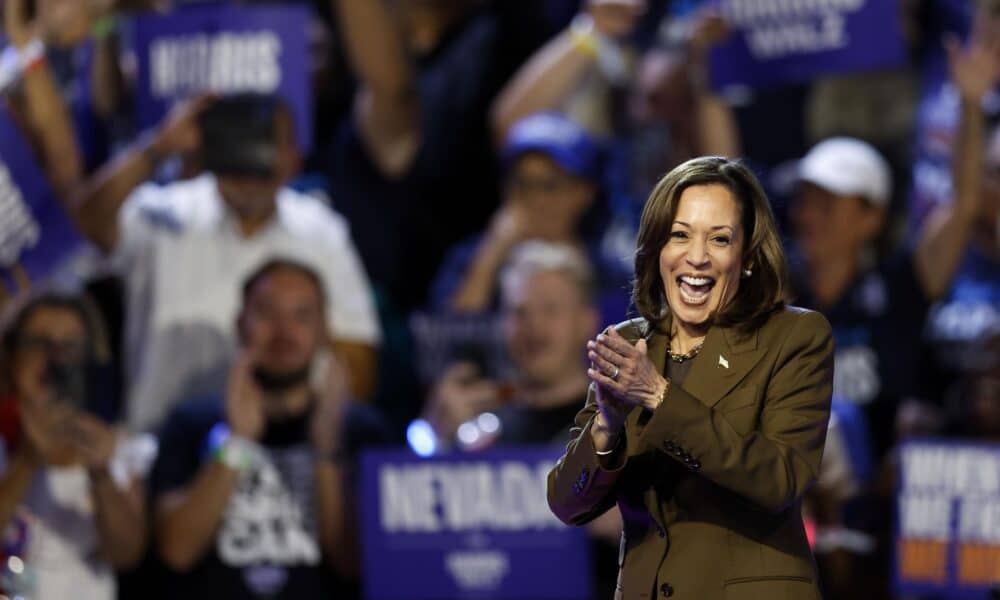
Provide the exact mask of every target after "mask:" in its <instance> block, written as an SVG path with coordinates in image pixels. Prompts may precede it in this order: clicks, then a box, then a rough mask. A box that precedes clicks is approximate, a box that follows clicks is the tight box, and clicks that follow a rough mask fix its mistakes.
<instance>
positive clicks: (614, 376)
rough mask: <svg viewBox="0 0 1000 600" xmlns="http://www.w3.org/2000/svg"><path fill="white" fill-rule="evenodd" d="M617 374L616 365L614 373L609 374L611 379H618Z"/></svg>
mask: <svg viewBox="0 0 1000 600" xmlns="http://www.w3.org/2000/svg"><path fill="white" fill-rule="evenodd" d="M618 373H619V369H618V365H615V372H614V373H612V374H611V379H618Z"/></svg>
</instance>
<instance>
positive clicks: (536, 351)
mask: <svg viewBox="0 0 1000 600" xmlns="http://www.w3.org/2000/svg"><path fill="white" fill-rule="evenodd" d="M499 280H500V288H501V293H500V297H501V301H500V304H501V311H502V319H503V337H504V343H505V345H506V348H507V353H508V355H509V357H510V360H511V362H512V363H513V366H514V373H513V377H512V378H511V379H510V380H497V379H494V378H490V377H489V376H488V375H487V374H486V373H483V372H482V366H481V365H477V364H476V363H475V362H474V361H468V360H458V361H456V362H455V363H454V364H453V365H451V366H450V367H448V368H447V369H446V370H445V371H444V373H443V374H442V375H441V378H440V379H439V380H438V381H437V383H436V384H435V385H434V387H433V389H432V391H431V393H430V395H429V397H428V401H427V406H426V407H425V409H424V416H425V418H426V419H427V420H428V421H429V422H430V423H431V424H432V426H433V427H434V430H435V433H436V434H437V436H438V438H439V439H440V440H441V443H442V444H443V445H445V446H448V445H451V444H453V443H455V442H456V434H457V435H458V437H457V441H458V443H459V445H460V446H461V447H463V448H467V449H481V448H485V447H491V446H494V445H511V444H515V445H516V444H558V445H560V446H561V445H562V444H565V443H566V440H567V439H568V438H569V423H571V422H572V419H573V415H575V414H576V413H577V411H579V410H580V407H581V406H582V405H583V402H584V400H585V399H586V396H587V385H588V380H587V374H586V371H585V362H584V358H583V355H582V353H581V351H580V348H581V347H582V344H583V343H584V342H586V341H587V339H588V338H589V337H590V336H592V335H593V334H594V332H595V331H597V329H598V313H597V309H596V306H595V302H594V277H593V273H592V269H591V267H590V265H589V263H588V261H587V258H586V256H585V255H584V254H582V253H581V252H580V251H579V249H578V248H576V247H575V246H570V245H564V244H559V243H552V242H548V241H540V240H534V241H527V242H523V243H521V244H519V245H517V246H516V247H514V249H513V250H512V251H511V253H510V256H509V257H508V259H507V261H506V263H505V266H504V267H503V271H502V275H501V276H500V277H499ZM494 421H495V426H493V425H490V424H491V423H493V422H494ZM480 422H483V423H485V424H486V425H487V427H486V428H485V429H484V428H483V427H481V426H478V425H476V424H477V423H480ZM460 427H461V428H462V431H461V432H459V428H460ZM489 429H492V431H488V430H489ZM588 531H589V533H590V535H591V537H592V538H593V544H592V559H593V564H594V595H593V597H594V598H595V599H597V598H610V597H611V596H612V595H613V594H614V583H615V578H616V576H617V569H616V564H617V563H616V561H615V558H616V556H617V552H618V541H619V536H620V534H621V517H620V516H619V515H618V513H617V512H615V511H612V512H609V513H608V514H607V515H605V516H604V517H602V518H601V519H599V520H597V521H595V522H594V523H592V524H591V525H590V526H589V528H588Z"/></svg>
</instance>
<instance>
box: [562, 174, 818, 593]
mask: <svg viewBox="0 0 1000 600" xmlns="http://www.w3.org/2000/svg"><path fill="white" fill-rule="evenodd" d="M635 272H636V283H635V286H634V289H633V301H634V303H635V305H636V307H637V308H638V311H639V314H640V315H641V317H640V318H637V319H632V320H630V321H625V322H623V323H620V324H618V325H617V326H615V327H609V328H607V329H606V330H605V331H604V332H603V333H601V334H600V335H598V336H597V338H596V339H595V340H592V341H590V342H588V344H587V347H588V350H589V352H588V356H589V358H590V360H591V362H592V366H591V368H590V369H588V371H587V373H588V376H589V377H590V379H591V386H590V392H589V394H588V398H587V402H586V405H585V406H584V408H583V409H582V410H581V411H580V412H579V413H578V414H577V416H576V418H575V420H574V425H575V428H574V429H573V436H572V437H573V439H572V440H571V441H570V443H569V445H568V446H567V448H566V453H565V455H564V456H563V457H562V458H561V459H560V461H559V462H558V464H557V465H556V466H555V467H554V468H553V470H552V471H551V472H550V474H549V479H548V501H549V506H550V507H551V509H552V511H553V512H554V513H555V514H556V515H557V516H558V517H559V518H560V519H561V520H562V521H564V522H566V523H568V524H573V525H582V524H584V523H587V522H589V521H591V520H593V519H595V518H597V517H598V516H600V515H601V514H603V513H604V512H605V511H607V510H608V509H609V508H610V507H611V506H613V505H614V504H615V503H617V504H618V507H619V508H620V510H621V513H622V516H623V520H624V526H623V532H622V540H621V544H622V547H621V552H620V554H619V556H620V561H619V562H620V565H619V566H620V572H619V579H618V591H617V594H616V598H620V599H623V600H633V599H635V600H638V599H640V598H646V599H648V598H652V597H656V598H668V597H671V596H674V595H675V594H676V596H677V597H681V598H699V599H703V600H711V599H714V598H719V599H721V598H727V599H740V598H747V599H749V598H796V599H806V598H814V599H818V598H819V597H820V592H819V586H818V581H817V575H816V567H815V564H814V562H813V558H812V554H811V552H810V549H809V544H808V541H807V539H806V533H805V529H804V526H803V523H802V515H801V501H802V497H803V495H804V494H805V492H806V490H808V489H809V487H810V486H811V485H812V484H813V483H814V482H815V481H816V477H817V474H818V472H819V467H820V459H821V457H822V454H823V445H824V441H825V438H826V430H827V423H828V421H829V416H830V401H831V390H832V384H833V339H832V336H831V330H830V325H829V323H827V321H826V319H825V318H824V317H823V316H822V315H820V314H819V313H815V312H812V311H807V310H804V309H800V308H796V307H788V306H785V304H784V301H783V299H784V295H785V291H786V289H787V285H788V282H787V275H786V273H787V264H786V260H785V255H784V252H783V250H782V247H781V244H780V241H779V239H778V231H777V226H776V225H775V222H774V217H773V214H772V212H771V209H770V206H769V204H768V200H767V197H766V196H765V195H764V192H763V190H762V189H761V187H760V184H759V183H758V182H757V180H756V179H755V177H754V176H753V174H752V173H751V172H750V171H749V170H748V169H747V168H746V167H745V166H743V165H742V164H740V163H738V162H735V161H731V160H728V159H725V158H721V157H702V158H695V159H692V160H689V161H687V162H685V163H683V164H681V165H680V166H678V167H676V168H675V169H673V170H672V171H671V172H670V173H668V174H667V175H666V176H665V177H663V179H661V180H660V182H659V183H658V184H657V186H656V187H655V188H654V190H653V192H652V194H651V195H650V197H649V199H648V201H647V203H646V206H645V209H644V211H643V214H642V220H641V225H640V230H639V237H638V248H637V251H636V259H635Z"/></svg>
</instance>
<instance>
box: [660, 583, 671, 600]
mask: <svg viewBox="0 0 1000 600" xmlns="http://www.w3.org/2000/svg"><path fill="white" fill-rule="evenodd" d="M660 594H661V595H662V596H663V597H664V598H669V597H671V596H673V595H674V586H672V585H670V584H669V583H664V584H663V585H661V586H660Z"/></svg>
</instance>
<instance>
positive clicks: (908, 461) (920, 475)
mask: <svg viewBox="0 0 1000 600" xmlns="http://www.w3.org/2000/svg"><path fill="white" fill-rule="evenodd" d="M902 467H903V480H902V483H903V486H904V490H906V491H914V490H922V491H926V492H933V493H939V494H942V495H946V496H967V495H1000V458H998V456H997V453H996V451H990V450H987V449H985V448H969V447H964V448H963V447H956V448H952V447H949V446H943V445H942V446H908V447H906V449H905V450H904V452H903V455H902Z"/></svg>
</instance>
